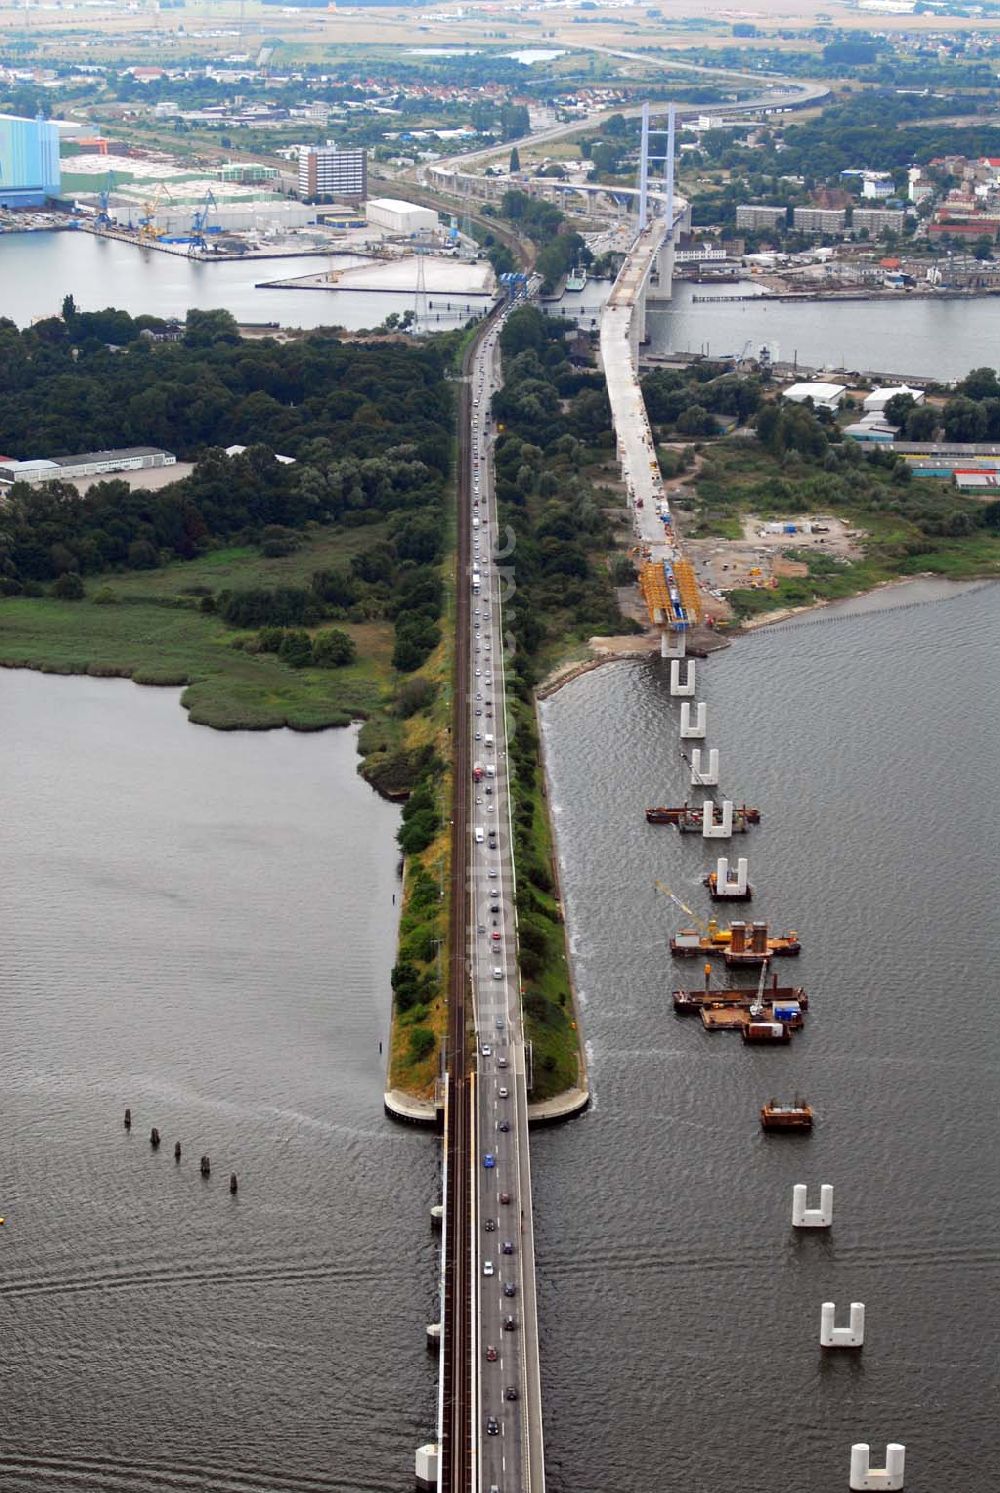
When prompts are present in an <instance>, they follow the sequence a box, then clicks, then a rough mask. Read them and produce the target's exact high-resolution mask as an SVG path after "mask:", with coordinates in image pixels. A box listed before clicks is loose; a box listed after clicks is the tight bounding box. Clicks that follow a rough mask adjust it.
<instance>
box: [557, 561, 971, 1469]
mask: <svg viewBox="0 0 1000 1493" xmlns="http://www.w3.org/2000/svg"><path fill="white" fill-rule="evenodd" d="M897 599H898V598H897ZM998 651H1000V588H997V587H989V588H983V589H978V590H972V591H967V592H961V593H958V594H956V595H955V596H954V597H953V598H952V599H950V600H947V601H944V602H941V603H938V604H935V605H922V606H915V607H906V608H902V609H900V610H895V611H883V612H880V613H878V614H877V615H867V616H866V615H863V614H862V615H855V616H850V615H841V614H838V613H829V614H825V615H822V616H820V617H818V618H816V617H810V618H807V619H803V620H802V621H801V622H799V623H792V624H790V625H787V626H784V627H781V628H778V629H775V630H773V631H765V632H761V633H758V634H757V635H755V636H753V637H750V638H747V639H744V640H741V641H740V642H739V643H738V644H736V645H735V646H734V647H732V648H730V649H729V650H728V651H726V652H724V653H722V654H719V655H716V656H715V657H714V658H713V659H711V660H710V661H708V662H705V663H701V662H699V663H698V665H697V667H698V671H699V689H698V694H699V696H700V697H702V698H704V699H706V700H707V702H708V711H709V740H710V742H711V743H712V744H714V745H716V746H718V747H719V748H720V749H721V762H722V782H723V786H724V787H725V788H726V790H727V791H728V792H730V793H732V794H734V795H736V796H738V797H739V798H743V797H744V796H745V798H746V800H747V801H748V802H750V803H755V804H758V805H760V806H761V808H762V811H763V816H764V818H763V824H762V825H761V827H760V828H759V829H758V830H755V831H754V832H753V833H752V835H751V836H749V837H748V838H747V840H745V841H744V840H739V841H735V842H733V843H734V846H739V847H740V848H743V849H745V851H746V852H747V853H748V854H749V857H750V869H751V879H752V881H753V883H754V885H755V888H756V896H755V900H754V902H753V903H752V904H751V907H750V909H748V911H751V912H752V914H753V915H754V916H758V917H767V918H769V919H770V920H771V924H772V928H775V929H777V930H779V931H784V930H785V929H786V928H795V929H797V930H798V931H799V933H800V936H801V938H802V940H803V945H804V952H803V955H802V957H801V959H799V960H798V961H797V963H791V962H789V963H786V964H784V965H783V966H779V970H780V972H781V973H782V974H783V975H786V976H791V977H792V978H793V979H794V981H795V982H801V983H802V984H804V985H805V986H806V988H807V990H808V992H809V995H810V999H811V1002H812V1005H811V1009H810V1011H809V1014H808V1017H807V1021H808V1025H807V1027H806V1029H805V1031H804V1033H802V1034H801V1035H799V1036H798V1037H797V1038H795V1039H794V1041H793V1043H792V1044H791V1046H790V1047H788V1048H785V1049H760V1050H748V1049H745V1048H744V1047H743V1046H742V1044H741V1043H740V1042H739V1041H738V1040H737V1039H736V1038H734V1037H729V1036H726V1035H723V1034H718V1035H714V1036H710V1035H708V1034H707V1033H705V1032H704V1031H703V1030H702V1028H701V1026H700V1023H698V1022H696V1021H694V1020H692V1019H691V1018H678V1017H675V1016H674V1014H673V1012H672V1010H671V1006H670V991H671V989H672V988H673V987H674V986H675V985H697V984H698V983H700V970H701V966H700V964H699V963H694V964H687V963H684V964H674V963H673V961H671V959H670V957H669V953H668V951H667V948H666V941H667V939H668V937H669V935H670V933H671V932H672V931H674V930H675V929H676V928H677V927H678V926H679V925H680V923H681V922H683V921H686V919H684V917H683V915H681V914H679V913H677V911H676V909H675V908H674V907H673V905H672V904H671V903H670V902H669V901H668V900H667V899H666V898H665V897H664V896H662V895H661V894H660V893H659V892H657V891H656V889H655V887H654V879H656V878H660V879H662V880H663V881H664V882H666V883H667V884H668V885H669V886H670V887H671V888H672V889H673V890H675V891H676V892H677V894H678V895H679V896H680V897H682V898H683V899H684V901H686V902H688V903H690V904H691V905H692V906H693V907H695V908H696V910H698V911H699V912H701V913H702V914H703V915H706V916H707V914H708V912H709V909H710V903H709V901H708V897H707V894H706V893H705V892H704V890H703V889H702V888H701V887H700V885H699V878H700V876H701V873H702V872H703V870H705V869H707V868H708V867H710V866H711V865H712V864H714V861H713V859H712V856H711V855H710V854H709V853H708V852H706V850H705V849H704V848H703V842H701V841H700V840H696V839H695V838H694V837H693V836H692V837H681V836H679V835H677V834H676V832H674V831H673V830H671V829H668V828H663V827H656V826H649V825H647V824H646V823H645V820H644V817H643V810H644V808H645V807H646V805H647V804H651V803H671V802H679V801H682V800H683V798H684V796H685V793H686V783H685V777H686V775H685V773H684V771H683V770H682V769H683V764H682V763H681V761H680V759H679V755H678V739H677V714H678V706H677V703H676V702H674V701H671V699H670V696H669V688H668V675H667V672H666V669H667V666H666V665H663V664H661V663H660V662H659V661H658V660H657V661H655V662H647V663H636V664H616V665H610V666H608V667H606V668H603V669H600V670H597V671H596V672H594V673H591V674H588V675H586V676H584V677H583V678H581V679H579V680H578V681H577V682H575V683H573V684H572V685H570V686H568V687H567V688H565V689H564V690H562V691H561V692H560V693H559V694H558V695H556V696H555V697H554V698H553V699H552V700H550V701H549V702H548V703H547V704H545V705H544V707H543V722H544V735H545V742H546V748H547V753H548V759H549V765H550V771H551V779H552V797H553V802H554V805H555V815H556V824H557V827H558V837H559V852H560V859H561V862H562V865H563V875H564V892H565V896H566V901H567V907H568V914H569V919H570V925H571V928H572V930H573V940H574V948H575V959H576V974H577V978H578V982H579V989H580V996H581V1000H582V1002H583V1019H584V1022H585V1027H586V1033H587V1037H588V1041H589V1046H590V1049H591V1053H592V1078H593V1084H594V1093H595V1103H594V1106H593V1108H592V1110H591V1111H590V1112H589V1113H588V1114H587V1115H586V1116H585V1117H583V1118H581V1119H580V1120H579V1121H576V1122H574V1123H573V1124H571V1125H569V1126H567V1127H565V1128H564V1129H562V1130H559V1131H554V1132H548V1133H545V1134H541V1135H539V1136H538V1137H537V1139H536V1140H535V1142H534V1144H533V1172H534V1177H535V1185H536V1189H537V1194H538V1196H537V1201H536V1226H537V1229H538V1265H539V1283H540V1292H541V1295H540V1318H541V1324H542V1331H543V1341H542V1373H543V1381H544V1387H545V1393H546V1415H547V1418H546V1444H547V1451H548V1455H549V1469H550V1476H549V1489H550V1493H653V1490H654V1489H677V1490H682V1489H683V1490H685V1493H689V1490H698V1493H702V1490H705V1493H711V1490H717V1489H723V1488H733V1489H739V1490H740V1493H840V1490H842V1489H843V1488H845V1487H846V1485H847V1471H848V1462H849V1455H850V1446H851V1444H852V1442H854V1441H869V1442H870V1443H871V1444H872V1446H873V1448H874V1449H875V1450H876V1451H878V1452H881V1450H882V1448H883V1447H884V1445H885V1443H886V1441H889V1440H900V1441H903V1442H904V1443H905V1444H906V1446H907V1449H908V1453H907V1455H908V1461H907V1484H906V1485H907V1488H908V1489H911V1488H912V1489H913V1490H914V1493H921V1490H922V1493H929V1490H932V1489H946V1488H958V1487H961V1488H962V1489H963V1490H965V1493H993V1490H994V1489H995V1488H996V1485H997V1477H996V1466H997V1456H998V1452H1000V1436H998V1433H997V1421H996V1414H995V1407H996V1403H997V1391H998V1388H1000V1383H998V1373H997V1359H996V1346H995V1338H996V1323H997V1320H998V1308H1000V1288H998V1265H1000V1245H998V1243H997V1239H998V1225H1000V1201H998V1192H1000V1189H998V1182H1000V1164H998V1161H997V1147H996V1135H995V1131H996V1121H997V1115H998V1113H1000V1078H998V1062H1000V1006H998V1000H997V981H996V953H997V940H996V928H995V923H996V897H997V887H998V884H1000V881H998V873H997V844H998V832H1000V812H998V809H997V795H996V783H997V779H998V776H1000V688H998V684H997V680H998V668H997V658H998ZM741 910H742V909H740V908H737V909H736V911H735V912H734V914H733V915H734V916H739V915H740V912H741ZM736 983H738V982H736ZM796 1092H800V1093H803V1094H805V1095H806V1096H807V1097H808V1098H809V1100H811V1102H812V1103H813V1104H814V1105H815V1106H816V1108H817V1111H818V1122H817V1127H816V1129H815V1131H814V1132H813V1134H812V1135H811V1136H808V1137H788V1136H784V1137H782V1136H777V1137H775V1136H769V1137H765V1136H764V1135H763V1134H762V1133H761V1132H760V1129H759V1125H758V1118H757V1111H758V1108H759V1106H760V1104H761V1103H762V1102H763V1101H764V1100H766V1099H767V1098H768V1097H769V1096H771V1095H778V1096H787V1097H791V1096H792V1095H794V1094H795V1093H796ZM800 1181H802V1182H808V1183H810V1184H813V1185H818V1184H819V1183H820V1182H831V1183H833V1184H834V1187H835V1216H834V1226H833V1230H832V1231H831V1233H829V1234H806V1235H796V1234H794V1233H793V1231H792V1230H791V1228H790V1223H789V1219H790V1209H791V1191H792V1186H793V1184H794V1183H796V1182H800ZM824 1300H834V1301H836V1302H838V1303H840V1304H841V1305H842V1306H843V1307H844V1308H846V1305H847V1303H849V1302H850V1301H851V1300H859V1301H864V1302H865V1303H866V1305H867V1309H868V1332H867V1342H866V1346H865V1348H864V1351H863V1353H862V1354H861V1355H851V1354H841V1355H831V1356H829V1357H828V1358H826V1359H824V1357H823V1356H822V1355H821V1352H820V1349H819V1347H818V1334H819V1310H820V1303H821V1302H822V1301H824Z"/></svg>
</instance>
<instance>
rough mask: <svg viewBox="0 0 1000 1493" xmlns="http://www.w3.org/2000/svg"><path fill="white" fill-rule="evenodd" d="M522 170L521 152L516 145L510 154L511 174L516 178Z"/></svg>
mask: <svg viewBox="0 0 1000 1493" xmlns="http://www.w3.org/2000/svg"><path fill="white" fill-rule="evenodd" d="M520 169H521V152H520V151H519V150H518V148H517V146H516V145H515V146H514V148H513V149H512V151H511V153H510V174H511V176H515V175H516V174H517V172H518V171H520Z"/></svg>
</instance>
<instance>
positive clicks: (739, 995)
mask: <svg viewBox="0 0 1000 1493" xmlns="http://www.w3.org/2000/svg"><path fill="white" fill-rule="evenodd" d="M671 996H672V999H673V1003H674V1010H675V1011H676V1012H677V1014H678V1016H689V1015H690V1016H693V1015H695V1014H697V1012H699V1011H701V1010H703V1009H704V1008H705V1007H706V1006H711V1007H718V1008H720V1009H721V1008H722V1007H726V1006H732V1007H735V1008H736V1009H738V1010H741V1011H749V1009H750V1007H751V1006H752V1005H753V1003H754V1001H755V1000H756V998H757V993H756V991H755V990H710V989H706V990H674V991H671ZM767 997H768V1001H769V1003H770V1006H771V1010H772V1012H773V1010H774V1008H775V1007H776V1006H777V1008H778V1010H779V1011H784V1012H790V1011H791V1010H792V1008H793V1006H797V1007H798V1009H799V1013H800V1014H801V1012H803V1011H808V1009H809V996H808V995H807V993H806V992H805V990H803V988H802V986H801V985H773V986H772V987H771V988H770V989H769V990H768V992H767ZM798 1024H800V1025H801V1022H799V1023H798Z"/></svg>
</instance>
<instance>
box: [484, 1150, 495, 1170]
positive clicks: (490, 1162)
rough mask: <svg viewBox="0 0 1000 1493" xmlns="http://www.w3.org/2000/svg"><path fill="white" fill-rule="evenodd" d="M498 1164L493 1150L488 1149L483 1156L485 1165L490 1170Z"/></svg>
mask: <svg viewBox="0 0 1000 1493" xmlns="http://www.w3.org/2000/svg"><path fill="white" fill-rule="evenodd" d="M496 1164H497V1159H496V1157H495V1156H494V1155H493V1152H492V1151H487V1152H486V1155H485V1156H484V1157H483V1166H484V1167H485V1168H486V1170H487V1171H488V1172H489V1171H492V1170H493V1168H494V1167H495V1166H496Z"/></svg>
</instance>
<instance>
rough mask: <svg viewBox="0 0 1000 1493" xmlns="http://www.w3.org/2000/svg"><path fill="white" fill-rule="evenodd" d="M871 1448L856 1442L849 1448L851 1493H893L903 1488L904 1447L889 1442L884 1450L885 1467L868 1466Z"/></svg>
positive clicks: (863, 1443) (862, 1442) (865, 1443)
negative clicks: (871, 1491)
mask: <svg viewBox="0 0 1000 1493" xmlns="http://www.w3.org/2000/svg"><path fill="white" fill-rule="evenodd" d="M870 1459H871V1448H870V1447H869V1446H868V1444H867V1442H864V1441H858V1442H856V1443H855V1444H854V1446H852V1447H851V1488H852V1490H853V1493H869V1490H872V1489H879V1490H884V1493H895V1490H898V1489H900V1488H902V1486H903V1467H904V1464H905V1461H906V1447H905V1446H903V1445H902V1444H901V1443H900V1442H898V1441H890V1442H889V1445H888V1446H887V1447H886V1449H885V1466H884V1467H872V1466H870Z"/></svg>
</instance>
